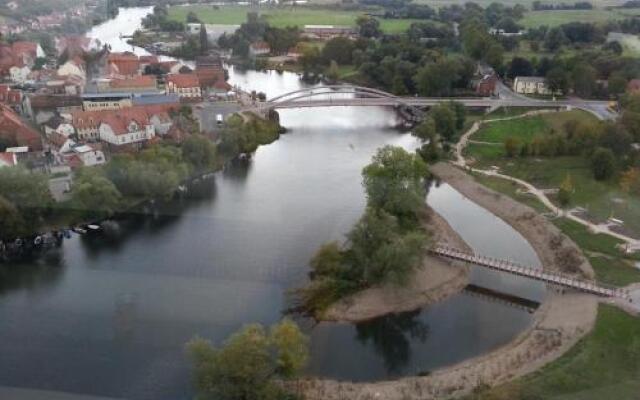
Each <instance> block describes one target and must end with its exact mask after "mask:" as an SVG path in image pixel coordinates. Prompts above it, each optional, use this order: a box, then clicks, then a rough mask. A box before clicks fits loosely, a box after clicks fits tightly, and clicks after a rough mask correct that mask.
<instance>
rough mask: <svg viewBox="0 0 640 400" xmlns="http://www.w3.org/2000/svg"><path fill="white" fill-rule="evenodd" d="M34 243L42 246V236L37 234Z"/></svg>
mask: <svg viewBox="0 0 640 400" xmlns="http://www.w3.org/2000/svg"><path fill="white" fill-rule="evenodd" d="M33 244H35V245H36V246H40V245H41V244H42V236H36V238H35V239H34V240H33Z"/></svg>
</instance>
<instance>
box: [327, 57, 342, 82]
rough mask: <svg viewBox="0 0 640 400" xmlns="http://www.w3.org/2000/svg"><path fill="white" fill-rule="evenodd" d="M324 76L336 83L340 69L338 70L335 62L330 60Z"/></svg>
mask: <svg viewBox="0 0 640 400" xmlns="http://www.w3.org/2000/svg"><path fill="white" fill-rule="evenodd" d="M326 76H327V78H328V79H329V80H331V81H334V82H335V81H337V80H338V78H339V77H340V69H339V68H338V63H337V62H335V60H331V63H330V64H329V68H328V69H327V73H326Z"/></svg>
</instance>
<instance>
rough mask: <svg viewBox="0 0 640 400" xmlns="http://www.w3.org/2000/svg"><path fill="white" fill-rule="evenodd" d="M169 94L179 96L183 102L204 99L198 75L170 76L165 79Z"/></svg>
mask: <svg viewBox="0 0 640 400" xmlns="http://www.w3.org/2000/svg"><path fill="white" fill-rule="evenodd" d="M165 82H166V83H165V90H166V92H167V94H172V93H175V94H178V95H180V100H183V101H199V100H201V99H202V89H201V88H200V79H199V78H198V75H196V74H169V75H167V77H166V78H165Z"/></svg>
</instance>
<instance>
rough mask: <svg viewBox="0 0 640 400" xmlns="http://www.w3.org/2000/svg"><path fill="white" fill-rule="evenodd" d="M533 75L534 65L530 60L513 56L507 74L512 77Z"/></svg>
mask: <svg viewBox="0 0 640 400" xmlns="http://www.w3.org/2000/svg"><path fill="white" fill-rule="evenodd" d="M531 75H533V65H532V64H531V62H530V61H529V60H527V59H526V58H522V57H513V59H512V60H511V63H510V64H509V68H508V69H507V76H508V77H509V78H511V79H513V78H515V77H517V76H531Z"/></svg>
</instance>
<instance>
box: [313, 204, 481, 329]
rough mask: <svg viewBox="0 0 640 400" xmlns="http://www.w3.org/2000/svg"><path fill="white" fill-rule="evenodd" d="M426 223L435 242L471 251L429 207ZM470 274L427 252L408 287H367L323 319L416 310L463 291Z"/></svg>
mask: <svg viewBox="0 0 640 400" xmlns="http://www.w3.org/2000/svg"><path fill="white" fill-rule="evenodd" d="M423 225H424V227H425V229H426V231H427V232H429V234H430V237H431V240H432V241H433V242H435V243H447V244H449V245H450V246H453V247H456V248H460V249H464V250H469V251H470V247H469V246H468V245H467V244H466V243H465V242H464V240H462V238H461V237H460V235H458V234H457V233H456V232H455V231H454V230H453V228H451V226H450V225H449V224H448V223H447V221H446V220H445V219H444V218H442V217H441V216H440V215H439V214H438V213H436V212H435V211H434V210H432V209H431V208H428V207H427V209H426V211H425V216H424V218H423ZM468 277H469V271H468V268H467V267H466V266H464V265H463V264H461V263H456V262H448V261H445V260H443V259H441V258H438V257H434V256H432V255H425V257H424V259H423V262H422V266H421V267H420V268H419V269H418V270H417V271H416V272H415V273H414V276H413V277H412V278H411V279H410V280H409V282H410V283H409V284H408V285H407V286H397V285H391V284H387V285H384V286H379V287H373V288H369V289H365V290H363V291H360V292H358V293H355V294H353V295H351V296H348V297H346V298H345V299H342V300H340V301H338V302H337V303H336V304H334V305H332V306H331V307H329V309H328V310H327V311H325V312H324V313H323V315H322V316H321V318H320V320H322V321H334V322H352V323H357V322H362V321H366V320H370V319H373V318H377V317H382V316H384V315H387V314H393V313H401V312H408V311H414V310H417V309H419V308H422V307H426V306H429V305H431V304H434V303H437V302H439V301H442V300H444V299H446V298H447V297H449V296H452V295H454V294H456V293H459V292H460V291H462V290H463V289H464V288H465V286H467V284H468V283H469V279H468Z"/></svg>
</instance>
